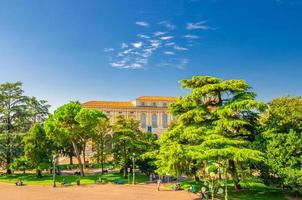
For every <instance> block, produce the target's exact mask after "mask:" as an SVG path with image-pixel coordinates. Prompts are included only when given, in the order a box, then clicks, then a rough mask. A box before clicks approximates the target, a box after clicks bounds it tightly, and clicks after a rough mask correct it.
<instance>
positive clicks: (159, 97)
mask: <svg viewBox="0 0 302 200" xmlns="http://www.w3.org/2000/svg"><path fill="white" fill-rule="evenodd" d="M176 99H177V97H168V96H140V97H138V98H136V100H146V101H148V100H149V101H176Z"/></svg>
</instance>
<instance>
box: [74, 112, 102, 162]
mask: <svg viewBox="0 0 302 200" xmlns="http://www.w3.org/2000/svg"><path fill="white" fill-rule="evenodd" d="M101 119H107V117H106V115H105V114H104V113H103V112H101V111H99V110H96V109H90V108H82V109H81V110H80V112H79V113H78V114H77V115H76V117H75V120H76V121H77V122H78V123H79V125H80V130H79V131H80V132H81V133H80V134H79V138H80V139H81V141H82V144H83V161H84V163H85V162H86V159H85V154H86V145H87V142H88V141H89V140H90V139H92V138H93V136H94V135H95V134H96V132H97V131H98V129H99V128H100V127H99V125H100V124H99V122H100V120H101Z"/></svg>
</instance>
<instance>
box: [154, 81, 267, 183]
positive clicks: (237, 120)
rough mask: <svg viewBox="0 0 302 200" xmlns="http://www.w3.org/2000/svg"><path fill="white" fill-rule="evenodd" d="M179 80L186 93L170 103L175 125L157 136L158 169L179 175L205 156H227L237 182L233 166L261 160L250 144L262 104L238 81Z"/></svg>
mask: <svg viewBox="0 0 302 200" xmlns="http://www.w3.org/2000/svg"><path fill="white" fill-rule="evenodd" d="M181 83H182V87H183V88H188V89H189V90H190V93H189V95H188V96H186V97H181V98H179V99H178V100H177V102H176V103H174V104H172V106H171V107H170V110H171V113H172V114H174V115H176V116H177V124H176V125H174V126H173V127H172V128H171V129H169V130H168V131H167V132H166V133H164V134H163V136H162V137H161V139H160V150H159V153H158V155H157V158H158V161H157V165H158V172H159V173H161V174H167V173H168V174H172V175H180V174H181V173H190V171H189V172H188V169H194V168H196V167H197V166H198V165H199V166H200V165H201V166H204V164H206V163H207V161H208V160H230V165H231V166H232V167H230V173H231V174H232V176H233V179H234V183H235V184H236V185H237V186H238V182H239V180H238V177H237V172H236V168H235V167H236V166H235V165H238V166H239V165H242V164H244V163H248V162H258V161H260V160H262V153H261V152H260V151H258V150H255V149H253V148H252V145H251V142H252V141H254V140H255V137H256V134H257V126H258V124H257V122H258V118H259V114H260V113H261V112H262V111H263V110H264V109H265V108H266V105H265V104H264V103H262V102H258V101H256V100H255V96H256V95H255V93H252V92H250V91H248V90H249V89H250V86H249V85H248V84H247V83H246V82H245V81H243V80H222V79H219V78H215V77H210V76H194V77H192V79H191V80H182V81H181Z"/></svg>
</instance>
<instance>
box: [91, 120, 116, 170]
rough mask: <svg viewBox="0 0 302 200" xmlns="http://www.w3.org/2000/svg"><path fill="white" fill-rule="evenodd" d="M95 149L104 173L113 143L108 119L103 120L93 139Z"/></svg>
mask: <svg viewBox="0 0 302 200" xmlns="http://www.w3.org/2000/svg"><path fill="white" fill-rule="evenodd" d="M92 142H93V147H94V149H95V150H96V155H95V156H96V161H97V163H100V164H101V170H102V171H101V172H102V174H103V173H104V164H105V162H106V159H107V157H108V156H109V155H110V150H111V148H110V145H111V142H112V135H111V125H110V122H109V120H108V119H106V118H101V119H100V120H99V122H98V124H97V126H96V131H95V133H94V135H93V137H92Z"/></svg>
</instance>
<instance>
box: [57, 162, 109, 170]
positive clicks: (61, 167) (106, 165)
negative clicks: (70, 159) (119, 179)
mask: <svg viewBox="0 0 302 200" xmlns="http://www.w3.org/2000/svg"><path fill="white" fill-rule="evenodd" d="M68 166H70V167H71V168H72V169H77V168H78V165H77V164H72V165H70V164H61V165H59V166H58V168H59V169H60V170H67V167H68ZM110 166H112V164H110V163H104V169H107V168H109V167H110ZM92 168H101V164H98V163H92Z"/></svg>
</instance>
